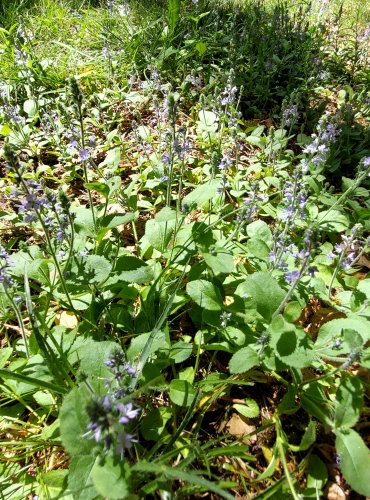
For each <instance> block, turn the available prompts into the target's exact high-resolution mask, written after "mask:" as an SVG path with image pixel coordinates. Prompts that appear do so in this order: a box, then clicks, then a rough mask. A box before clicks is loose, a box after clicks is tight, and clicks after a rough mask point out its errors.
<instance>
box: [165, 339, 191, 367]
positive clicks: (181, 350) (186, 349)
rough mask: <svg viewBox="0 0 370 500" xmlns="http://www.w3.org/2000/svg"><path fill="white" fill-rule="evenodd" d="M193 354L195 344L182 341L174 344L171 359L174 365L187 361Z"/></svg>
mask: <svg viewBox="0 0 370 500" xmlns="http://www.w3.org/2000/svg"><path fill="white" fill-rule="evenodd" d="M192 353H193V344H189V343H188V342H184V341H183V340H180V341H179V342H176V343H175V344H172V346H171V349H170V354H169V357H170V359H171V360H172V361H173V362H174V363H182V362H183V361H186V360H187V359H188V358H190V356H191V355H192Z"/></svg>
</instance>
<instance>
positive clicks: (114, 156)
mask: <svg viewBox="0 0 370 500" xmlns="http://www.w3.org/2000/svg"><path fill="white" fill-rule="evenodd" d="M120 161H121V148H119V147H118V148H113V149H110V150H109V151H108V153H107V156H106V158H105V160H104V161H103V163H101V164H100V167H104V166H107V167H108V169H109V172H111V173H113V172H115V170H117V168H118V167H119V163H120Z"/></svg>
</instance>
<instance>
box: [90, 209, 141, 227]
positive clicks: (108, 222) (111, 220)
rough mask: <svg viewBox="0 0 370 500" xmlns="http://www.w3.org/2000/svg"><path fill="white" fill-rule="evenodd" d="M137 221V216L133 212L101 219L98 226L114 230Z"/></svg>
mask: <svg viewBox="0 0 370 500" xmlns="http://www.w3.org/2000/svg"><path fill="white" fill-rule="evenodd" d="M135 219H136V215H135V214H134V213H133V212H128V213H126V214H110V215H106V216H105V217H102V218H101V219H99V220H98V224H99V226H100V227H101V228H102V229H112V228H113V227H117V226H120V225H121V224H127V223H128V222H132V221H133V220H135Z"/></svg>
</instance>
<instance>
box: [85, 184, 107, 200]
mask: <svg viewBox="0 0 370 500" xmlns="http://www.w3.org/2000/svg"><path fill="white" fill-rule="evenodd" d="M84 187H85V188H86V189H92V190H93V191H96V192H97V193H99V194H101V195H103V196H104V198H108V196H109V186H108V185H107V184H105V182H97V181H96V182H86V183H85V184H84Z"/></svg>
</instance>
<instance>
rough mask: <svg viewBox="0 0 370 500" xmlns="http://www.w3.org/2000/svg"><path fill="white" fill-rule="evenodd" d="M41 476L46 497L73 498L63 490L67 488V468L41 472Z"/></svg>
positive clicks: (67, 499)
mask: <svg viewBox="0 0 370 500" xmlns="http://www.w3.org/2000/svg"><path fill="white" fill-rule="evenodd" d="M41 478H42V485H43V488H44V494H46V495H45V496H46V498H61V497H62V498H63V499H65V500H73V497H72V495H69V494H68V492H66V491H65V490H66V488H67V478H68V469H58V470H50V471H49V472H45V473H43V474H41ZM40 493H41V492H40ZM40 493H39V495H40ZM62 493H63V495H62ZM47 495H48V496H47ZM40 496H41V495H40Z"/></svg>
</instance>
